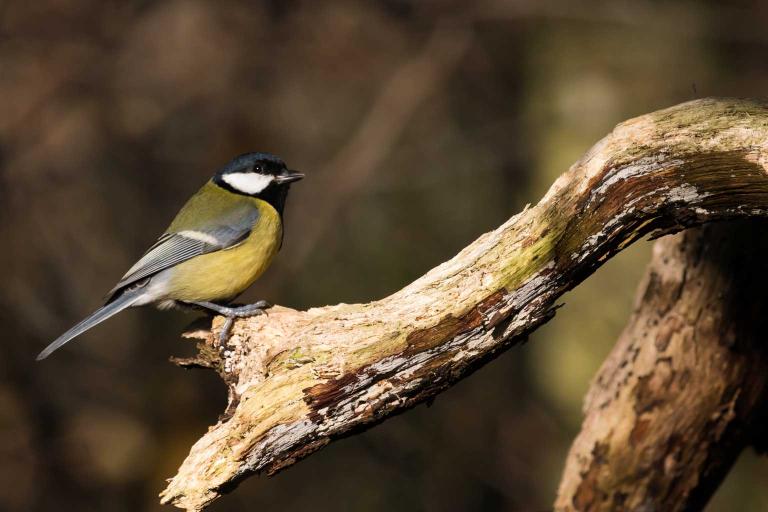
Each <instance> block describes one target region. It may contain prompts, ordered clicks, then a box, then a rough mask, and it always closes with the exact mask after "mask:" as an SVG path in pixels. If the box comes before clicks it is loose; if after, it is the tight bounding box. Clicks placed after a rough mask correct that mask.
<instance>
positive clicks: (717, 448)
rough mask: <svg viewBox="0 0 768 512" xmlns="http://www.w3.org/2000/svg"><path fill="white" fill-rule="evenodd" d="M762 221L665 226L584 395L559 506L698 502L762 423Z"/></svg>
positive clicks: (697, 506) (677, 507) (659, 506)
mask: <svg viewBox="0 0 768 512" xmlns="http://www.w3.org/2000/svg"><path fill="white" fill-rule="evenodd" d="M766 228H768V225H767V224H766V222H765V221H763V220H760V221H754V220H753V221H740V222H738V223H735V224H734V223H725V224H716V225H711V226H705V227H704V228H699V229H696V230H692V231H686V232H685V233H681V234H679V235H675V236H674V237H668V238H664V239H662V240H660V241H658V242H656V245H655V247H654V255H653V260H652V262H651V264H650V266H649V268H648V272H647V273H646V276H645V278H644V280H643V282H642V284H641V285H640V287H639V289H638V294H637V302H636V306H635V311H634V313H633V315H632V318H631V319H630V321H629V323H628V325H627V327H626V329H625V330H624V332H623V333H622V335H621V337H620V338H619V341H618V343H617V344H616V346H615V348H614V349H613V352H612V353H611V355H610V356H609V357H608V359H607V360H606V361H605V363H603V367H602V368H601V369H600V371H599V373H598V375H597V377H596V378H595V380H594V382H593V384H592V388H591V389H590V391H589V394H588V395H587V400H586V403H585V415H586V418H585V420H584V424H583V426H582V431H581V433H580V434H579V436H578V438H577V439H576V441H575V442H574V444H573V446H572V447H571V452H570V454H569V456H568V461H567V463H566V467H565V471H564V473H563V478H562V481H561V483H560V490H559V492H558V498H557V502H556V504H555V509H556V510H558V511H587V510H589V511H594V512H597V511H610V510H668V511H682V510H701V509H702V508H703V507H704V505H706V503H707V501H708V500H709V498H710V497H711V495H712V494H713V493H714V491H715V490H716V489H717V487H718V486H719V484H720V482H721V481H722V479H723V478H724V477H725V475H726V473H727V471H728V470H729V469H730V467H731V465H732V464H733V463H734V461H735V460H736V458H737V457H738V455H739V454H740V453H741V452H742V450H743V449H744V448H745V447H746V446H749V445H750V444H753V443H755V442H756V441H759V439H757V436H759V435H761V434H762V429H764V427H765V422H764V415H765V412H766V411H765V406H766V402H765V397H766V389H767V386H766V384H768V357H766V356H768V353H766V350H768V348H767V347H766V346H765V344H764V343H763V341H764V337H765V332H766V321H767V320H768V317H766V315H765V302H764V300H763V298H764V296H765V290H766V286H768V265H766V263H765V256H764V255H765V252H764V251H766V250H768V241H766V237H763V236H758V237H755V233H764V232H765V230H766Z"/></svg>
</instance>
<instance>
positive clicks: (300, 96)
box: [0, 0, 768, 512]
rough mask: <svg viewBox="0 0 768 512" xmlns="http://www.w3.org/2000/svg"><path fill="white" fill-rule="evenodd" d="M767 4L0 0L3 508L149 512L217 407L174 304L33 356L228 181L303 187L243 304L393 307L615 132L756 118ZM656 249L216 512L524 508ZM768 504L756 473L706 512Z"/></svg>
mask: <svg viewBox="0 0 768 512" xmlns="http://www.w3.org/2000/svg"><path fill="white" fill-rule="evenodd" d="M766 23H768V9H766V7H765V3H764V2H760V1H758V0H752V1H750V0H744V1H741V2H733V3H731V4H730V5H729V6H728V7H724V6H721V5H720V4H719V3H716V2H699V1H694V0H690V1H687V2H671V1H666V2H651V1H631V2H630V1H577V2H571V1H563V2H557V1H550V2H540V1H537V0H508V1H503V0H489V1H478V2H463V1H458V0H457V1H440V2H437V1H417V0H413V1H408V0H388V1H378V2H374V1H365V2H364V1H345V0H342V1H336V2H310V1H294V0H273V1H271V2H248V1H245V0H221V1H218V2H203V1H187V0H171V1H165V2H159V1H149V0H143V1H135V2H120V1H115V0H110V1H103V0H39V1H26V2H25V1H20V0H5V1H2V2H0V220H1V221H2V222H0V240H2V243H3V248H4V250H3V251H2V253H0V264H1V265H0V269H2V275H1V276H0V277H1V279H0V283H1V284H0V306H1V307H0V320H2V326H3V332H2V342H1V345H0V372H1V373H0V510H7V511H49V510H109V511H137V510H141V511H143V510H158V509H160V506H159V505H158V504H157V493H158V492H159V491H160V490H161V489H162V488H163V487H164V479H165V478H167V477H169V476H171V475H172V474H173V472H174V471H175V469H176V468H177V467H178V465H179V464H180V463H181V461H182V459H183V457H184V456H185V455H186V453H187V451H188V449H189V447H190V446H191V444H192V443H193V442H194V441H195V439H196V438H197V437H199V436H200V435H201V434H202V433H203V432H204V431H205V429H206V428H207V425H210V424H212V423H213V422H215V421H216V418H217V414H218V413H219V412H221V411H222V410H223V407H224V403H225V390H224V386H223V385H222V384H221V382H219V381H218V380H217V377H216V376H215V375H214V374H213V373H212V372H200V371H198V372H191V371H190V372H188V371H184V370H181V369H179V368H176V367H174V366H173V365H171V364H169V363H168V362H167V358H168V357H169V356H171V355H184V354H189V353H191V352H192V351H193V347H192V345H191V344H190V343H189V342H186V341H182V340H180V339H179V336H178V335H179V333H180V331H181V330H182V329H183V328H184V327H185V325H186V324H187V323H188V322H189V321H190V317H189V316H187V315H186V314H184V313H181V312H162V313H161V312H157V311H155V310H152V309H142V310H131V311H128V312H126V313H123V314H122V315H120V316H118V317H116V318H115V319H112V320H110V321H109V322H107V323H106V324H103V325H102V326H99V327H98V328H96V329H94V330H93V331H91V332H89V333H88V334H86V335H84V336H82V338H81V339H79V340H78V341H77V342H75V343H72V344H71V345H69V346H67V347H66V348H65V349H64V350H62V351H60V352H59V353H57V354H56V355H55V356H54V357H52V358H51V359H49V360H46V361H45V362H43V363H40V364H36V363H35V362H34V356H35V354H36V353H37V352H38V351H39V350H40V349H41V348H43V346H44V345H46V344H47V343H48V342H50V341H51V340H52V339H53V338H55V337H56V336H57V335H58V334H60V333H61V332H62V331H64V330H65V329H67V328H68V327H70V326H71V325H72V324H73V323H75V322H76V321H78V320H79V319H80V318H81V317H83V316H84V315H86V314H87V313H88V312H89V311H90V310H92V309H93V308H95V307H97V306H98V305H99V301H100V299H101V298H102V297H103V294H104V293H105V292H106V290H108V289H110V288H111V286H112V285H113V284H114V282H115V281H116V280H117V279H118V278H119V276H120V275H122V273H123V272H124V271H125V269H126V268H127V267H129V266H130V264H131V263H132V262H133V261H134V260H135V258H137V257H138V256H139V255H140V254H141V253H142V252H143V250H144V249H145V248H146V247H147V246H148V245H149V244H151V243H152V241H153V239H154V238H155V237H156V236H157V235H158V234H159V233H161V232H162V231H163V230H164V228H165V226H166V225H167V223H168V222H169V221H170V219H171V218H172V216H173V214H174V213H175V211H176V210H177V209H178V208H179V207H180V206H181V204H183V202H184V201H185V200H186V198H187V197H188V196H189V195H191V194H192V193H193V192H194V191H195V190H196V189H197V188H198V187H199V186H200V185H201V184H202V183H203V182H204V181H205V180H206V179H207V178H208V177H209V176H210V174H211V173H212V171H213V170H214V169H215V168H217V167H218V166H220V165H222V164H223V163H225V162H226V161H227V160H228V159H229V158H231V157H232V156H234V155H236V154H238V153H242V152H245V151H249V150H262V151H271V152H274V153H276V154H278V155H280V156H282V157H283V158H285V159H286V160H287V162H288V163H289V164H290V165H291V166H293V167H295V168H297V169H301V170H302V171H305V172H306V173H307V174H308V178H307V179H306V180H305V181H304V182H302V183H300V184H299V185H297V186H296V187H294V190H293V192H292V197H291V198H290V200H289V204H288V208H287V213H286V223H287V234H286V242H285V245H284V247H283V250H282V253H281V255H280V257H279V259H278V261H277V262H276V263H275V265H274V266H273V268H272V269H270V271H269V272H268V273H267V275H265V277H264V278H263V279H262V280H261V281H260V282H258V283H257V284H256V285H255V286H254V287H253V289H252V290H250V291H249V292H248V293H247V295H246V296H245V298H246V299H255V298H265V299H268V300H270V301H272V302H276V303H279V304H283V305H286V306H291V307H296V308H306V307H309V306H315V305H324V304H330V303H336V302H340V301H343V302H352V301H367V300H370V299H374V298H377V297H381V296H384V295H386V294H388V293H391V292H393V291H395V290H397V289H399V288H400V287H402V286H403V285H404V284H406V283H408V282H409V281H411V280H413V279H414V278H416V277H417V276H419V275H421V274H422V273H424V272H425V271H426V270H428V269H429V268H431V267H432V266H434V265H436V264H438V263H440V262H442V261H444V260H446V259H448V258H450V257H451V256H452V255H453V254H455V253H456V252H457V250H459V249H460V248H461V247H463V246H464V245H466V244H467V243H468V242H470V241H471V240H473V239H474V238H476V237H477V236H479V235H480V234H481V233H483V232H485V231H488V230H490V229H492V228H494V227H495V226H497V225H498V224H500V223H502V222H503V221H504V220H506V219H507V218H508V217H509V216H510V215H512V214H514V213H515V212H517V211H519V210H520V209H521V208H522V207H523V206H524V205H525V204H526V203H528V202H536V201H537V200H538V199H539V198H540V197H541V196H542V195H543V193H544V192H545V191H546V189H547V188H548V186H549V185H550V184H551V182H552V181H553V180H554V178H555V177H556V176H557V175H559V174H560V173H561V172H563V171H564V170H565V169H566V168H567V167H568V165H570V163H572V162H573V161H575V160H576V159H577V158H578V157H579V156H580V155H581V154H582V153H583V152H584V151H585V150H586V149H587V148H588V147H589V146H591V145H592V144H593V143H594V142H596V141H597V140H598V139H599V138H600V137H602V136H603V135H604V134H606V133H607V132H608V131H609V130H610V129H611V128H612V126H614V125H615V124H616V123H617V122H619V121H622V120H624V119H626V118H628V117H631V116H634V115H638V114H642V113H645V112H647V111H651V110H655V109H658V108H662V107H666V106H669V105H672V104H675V103H679V102H681V101H686V100H689V99H692V98H695V97H700V96H713V95H723V96H748V97H762V96H764V95H765V91H766V86H767V85H768V61H766V55H768V32H766V30H765V26H766ZM649 247H650V245H649V244H648V243H647V242H643V243H639V244H635V246H633V247H632V248H630V249H629V250H627V251H625V252H624V253H622V254H620V255H619V256H618V257H617V258H615V259H614V260H612V261H610V262H609V263H608V264H607V265H606V266H605V267H604V268H602V269H601V270H600V271H599V272H598V273H597V274H596V275H594V276H592V277H591V278H590V279H589V280H588V281H587V282H585V283H584V284H583V285H582V286H580V287H579V288H578V289H577V290H575V291H574V292H573V293H571V294H569V295H568V296H566V297H565V298H564V302H565V303H566V306H565V307H564V308H563V309H562V310H561V311H560V312H559V314H558V315H557V317H556V318H555V319H554V320H553V321H552V322H550V324H548V325H547V326H545V327H544V328H542V329H540V330H539V331H538V332H536V333H535V335H534V336H532V338H531V341H530V342H529V343H528V344H526V345H524V346H522V347H516V348H514V349H512V350H510V351H509V352H508V353H506V354H504V355H502V356H501V357H500V358H499V359H497V360H496V361H494V362H492V363H490V364H488V365H487V366H486V367H484V368H483V369H481V370H480V371H478V372H477V373H476V374H474V375H472V376H471V377H470V378H468V379H467V380H465V381H464V382H461V383H460V384H459V385H457V386H456V387H455V388H453V389H451V390H449V391H448V392H446V393H444V394H443V395H440V396H439V397H438V398H437V400H436V402H435V403H434V405H432V406H431V407H430V408H427V407H423V406H422V407H419V408H417V409H415V410H414V411H411V412H409V413H407V414H405V415H402V416H399V417H396V418H393V419H391V420H389V421H387V422H385V423H384V424H382V425H380V426H378V427H376V428H374V429H373V430H371V431H368V432H366V433H364V434H361V435H357V436H355V437H352V438H349V439H346V440H343V441H341V442H338V443H334V444H333V445H331V446H330V447H328V448H326V449H324V450H323V451H321V452H320V453H318V454H316V455H314V456H312V457H311V458H310V459H308V460H306V461H304V462H301V463H300V464H298V465H297V466H295V467H293V468H291V469H289V470H288V471H286V472H284V473H282V474H280V475H278V476H277V477H275V478H266V477H255V478H251V479H249V480H247V481H245V482H244V483H243V484H242V485H241V486H240V487H239V488H238V489H237V490H236V491H235V492H234V493H233V494H231V495H229V496H226V497H224V498H223V499H221V500H220V501H218V502H217V503H216V504H215V505H214V506H212V507H211V510H212V511H220V512H224V511H235V510H238V511H239V510H284V511H299V510H308V509H311V510H315V511H324V510H329V511H330V510H334V511H347V510H349V511H358V510H365V511H385V510H386V511H389V510H406V511H411V510H413V511H418V510H427V511H447V510H457V511H466V510H473V511H474V510H482V511H534V510H546V509H548V508H549V507H550V504H551V503H552V501H553V497H554V492H555V489H556V486H557V481H558V478H559V473H560V470H561V464H562V461H563V460H564V457H565V453H566V451H567V449H568V445H569V442H570V440H571V439H572V438H573V436H574V435H575V433H576V431H577V430H578V427H579V423H580V419H581V415H580V403H581V397H582V396H583V394H584V392H585V391H586V388H587V386H588V383H589V378H590V376H591V375H592V374H593V373H594V371H595V370H596V368H597V366H598V365H599V363H600V361H601V360H602V358H603V357H604V356H605V355H606V353H607V351H608V349H609V348H610V346H611V345H612V343H613V341H614V339H615V338H616V336H617V334H618V332H619V331H620V329H621V328H622V326H623V323H624V321H625V320H626V318H627V316H628V313H629V310H630V308H631V304H632V296H633V291H634V287H635V285H636V283H637V281H638V279H639V276H640V275H641V274H642V272H643V266H644V264H645V262H646V261H647V258H648V253H649ZM765 509H768V464H766V461H764V460H760V459H758V458H757V457H755V456H754V455H751V454H745V455H744V456H743V457H742V458H741V460H740V461H739V464H738V467H737V468H736V470H735V471H734V472H733V473H732V474H731V475H730V476H729V478H728V480H727V481H726V483H725V485H724V486H723V488H722V489H721V490H720V491H719V492H718V494H717V495H716V497H715V499H714V501H713V503H712V504H711V505H710V507H709V510H712V511H730V510H765Z"/></svg>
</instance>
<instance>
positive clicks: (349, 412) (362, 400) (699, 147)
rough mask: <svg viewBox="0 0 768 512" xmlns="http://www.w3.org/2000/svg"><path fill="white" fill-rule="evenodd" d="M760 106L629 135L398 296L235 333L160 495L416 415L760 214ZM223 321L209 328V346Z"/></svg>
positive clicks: (261, 467) (700, 107)
mask: <svg viewBox="0 0 768 512" xmlns="http://www.w3.org/2000/svg"><path fill="white" fill-rule="evenodd" d="M767 150H768V106H767V105H765V104H760V103H756V102H751V101H741V100H728V99H723V100H717V99H707V100H697V101H693V102H688V103H684V104H682V105H678V106H676V107H672V108H669V109H666V110H662V111H658V112H654V113H651V114H647V115H644V116H641V117H638V118H635V119H631V120H629V121H626V122H624V123H622V124H620V125H619V126H617V127H616V129H615V130H614V131H613V132H612V133H611V134H609V135H608V136H607V137H605V138H604V139H603V140H601V141H600V142H598V143H597V144H596V145H595V146H594V147H593V148H592V149H591V150H590V151H589V152H588V153H587V154H586V155H585V156H584V157H583V158H582V159H581V160H579V161H578V162H577V163H576V164H574V165H573V166H572V167H571V168H570V169H569V170H568V171H567V172H566V173H565V174H563V175H562V176H561V177H560V178H559V179H558V180H557V181H556V182H555V183H554V184H553V186H552V187H551V189H550V190H549V192H548V193H547V194H546V196H545V197H544V198H543V199H542V200H541V201H540V202H539V203H538V204H537V205H535V206H533V207H530V208H527V209H525V210H524V211H522V212H521V213H519V214H518V215H516V216H514V217H513V218H511V219H509V220H508V221H507V222H505V223H504V224H503V225H501V226H500V227H499V228H497V229H496V230H494V231H493V232H490V233H486V234H485V235H483V236H481V237H480V238H478V239H477V240H476V241H475V242H473V243H472V244H471V245H469V246H468V247H466V248H465V249H464V250H462V251H461V252H460V253H459V254H457V255H456V256H455V257H454V258H453V259H451V260H450V261H448V262H446V263H444V264H442V265H440V266H438V267H436V268H435V269H433V270H431V271H430V272H428V273H427V274H426V275H424V276H423V277H421V278H420V279H418V280H416V281H414V282H413V283H411V284H410V285H408V286H406V287H405V288H403V289H402V290H400V291H399V292H397V293H395V294H393V295H391V296H389V297H386V298H384V299H381V300H379V301H375V302H371V303H368V304H338V305H335V306H327V307H322V308H314V309H310V310H308V311H304V312H300V311H294V310H291V309H287V308H281V307H275V308H273V309H271V310H270V313H269V315H265V316H262V317H256V318H253V319H248V320H244V321H240V322H238V323H237V324H236V326H235V329H234V336H233V337H232V339H231V340H230V342H229V344H228V345H227V346H226V347H219V346H218V345H217V342H216V338H215V336H212V335H206V336H205V339H204V340H203V341H202V342H201V343H200V346H201V350H200V355H199V357H197V358H196V359H195V360H194V361H186V362H185V364H191V365H199V366H210V367H213V368H215V369H217V370H218V371H219V373H220V375H221V376H222V377H223V379H224V381H225V382H226V383H227V385H228V386H229V390H230V404H229V407H228V409H227V412H226V414H225V415H224V416H223V417H222V419H221V421H219V423H218V424H217V425H215V426H214V427H212V428H211V429H210V430H209V431H208V433H206V434H205V435H204V436H203V437H202V438H201V439H200V440H199V441H198V442H197V443H195V445H194V446H193V447H192V450H191V452H190V454H189V456H188V457H187V459H186V460H185V461H184V463H183V464H182V466H181V467H180V468H179V472H178V474H177V475H176V476H175V477H174V478H173V479H172V480H171V481H170V483H169V485H168V488H167V489H166V490H165V491H164V492H163V493H162V500H163V502H164V503H173V504H175V505H177V506H179V507H181V508H185V509H187V510H201V509H202V508H204V507H205V506H206V505H207V504H208V503H210V502H211V501H213V500H214V499H216V498H217V497H218V496H219V495H220V494H221V493H222V492H226V491H227V490H230V489H232V488H233V486H234V484H236V482H237V481H239V480H240V479H242V478H243V477H245V476H248V475H250V474H253V473H267V474H272V473H274V472H276V471H279V470H280V469H282V468H284V467H286V466H289V465H291V464H293V463H294V462H296V461H297V460H298V459H300V458H302V457H305V456H307V455H309V454H311V453H312V452H313V451H315V450H317V449H319V448H321V447H322V446H325V445H326V444H328V442H330V441H332V440H333V439H336V438H339V437H342V436H344V435H349V434H350V433H353V432H355V431H358V430H359V429H361V428H364V427H366V426H370V425H372V424H374V423H376V422H378V421H381V420H383V419H385V418H386V417H388V416H390V415H392V414H395V413H397V412H401V411H403V410H405V409H408V408H410V407H413V406H414V405H416V404H418V403H421V402H423V401H425V400H427V399H429V398H430V397H433V396H434V395H436V394H437V393H439V392H440V391H442V390H444V389H446V388H447V387H449V386H450V385H452V384H453V383H455V382H456V381H457V380H459V379H460V378H462V377H464V376H465V375H467V374H468V373H470V372H471V370H472V369H474V368H477V367H478V366H479V365H481V364H483V363H485V362H487V361H489V360H490V359H492V358H493V357H494V356H496V355H498V353H499V352H501V351H502V350H505V349H507V348H509V347H510V346H512V345H514V344H515V343H518V342H520V341H521V340H523V339H525V337H526V336H527V335H528V334H529V333H530V332H531V331H532V330H534V329H535V328H536V327H538V326H539V325H541V324H542V323H543V322H546V321H547V320H548V319H550V318H551V317H552V316H553V315H554V310H555V301H556V299H557V298H558V297H559V296H560V295H561V294H563V293H564V292H565V291H567V290H569V289H570V288H572V287H574V286H576V285H577V284H578V283H579V282H581V281H582V280H583V279H584V278H586V277H587V276H588V275H589V274H591V273H592V272H593V271H594V270H595V269H596V268H597V267H599V266H600V265H601V264H602V263H603V262H604V261H605V260H606V259H608V258H610V257H611V256H612V255H613V254H615V253H616V252H618V251H620V250H621V249H623V248H624V247H626V246H627V245H629V244H630V243H632V242H633V241H634V240H637V239H638V238H640V237H642V236H644V235H647V234H651V235H653V236H656V235H660V234H665V233H672V232H675V231H679V230H681V229H683V228H685V227H689V226H694V225H698V224H702V223H704V222H707V221H711V220H717V219H733V218H741V217H750V216H765V214H766V213H768V176H767V175H766V170H767V169H768V165H767V164H768V151H767ZM221 324H222V322H221V319H218V320H217V321H216V322H215V323H214V331H216V330H217V329H218V328H219V327H220V326H221Z"/></svg>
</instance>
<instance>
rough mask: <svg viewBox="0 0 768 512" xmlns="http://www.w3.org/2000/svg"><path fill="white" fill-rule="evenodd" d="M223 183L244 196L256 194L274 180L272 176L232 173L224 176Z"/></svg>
mask: <svg viewBox="0 0 768 512" xmlns="http://www.w3.org/2000/svg"><path fill="white" fill-rule="evenodd" d="M222 178H223V179H224V181H225V182H226V183H227V185H229V186H230V187H232V188H233V189H235V190H237V191H239V192H242V193H244V194H258V193H259V192H261V191H262V190H264V189H265V188H267V186H269V184H270V183H272V180H273V179H274V176H269V175H266V174H257V173H255V172H234V173H232V174H225V175H224V176H223V177H222Z"/></svg>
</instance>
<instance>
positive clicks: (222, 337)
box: [187, 300, 272, 345]
mask: <svg viewBox="0 0 768 512" xmlns="http://www.w3.org/2000/svg"><path fill="white" fill-rule="evenodd" d="M187 304H191V305H193V306H198V307H201V308H203V309H207V310H209V311H213V312H214V313H218V314H219V315H221V316H223V317H226V319H227V321H226V322H224V326H223V327H222V328H221V332H220V333H219V342H220V343H221V344H222V345H224V344H225V343H226V342H227V340H229V336H230V334H231V332H232V326H233V325H234V324H235V319H236V318H247V317H249V316H257V315H263V314H264V310H265V309H266V308H269V307H271V306H272V304H270V303H269V302H267V301H265V300H260V301H258V302H254V303H253V304H245V305H244V306H222V305H221V304H216V303H215V302H205V301H201V302H187Z"/></svg>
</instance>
